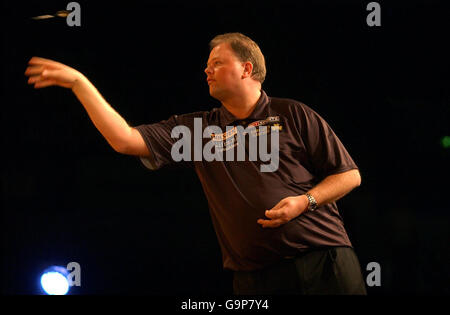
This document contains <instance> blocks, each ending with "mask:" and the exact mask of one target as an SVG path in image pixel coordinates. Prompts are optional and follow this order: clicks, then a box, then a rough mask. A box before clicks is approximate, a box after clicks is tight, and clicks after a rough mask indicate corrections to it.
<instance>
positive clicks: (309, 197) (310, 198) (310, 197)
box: [305, 193, 318, 211]
mask: <svg viewBox="0 0 450 315" xmlns="http://www.w3.org/2000/svg"><path fill="white" fill-rule="evenodd" d="M305 196H306V198H307V200H308V206H307V207H306V208H307V209H308V210H309V211H314V210H316V209H317V206H318V204H317V201H316V198H314V196H313V195H311V194H310V193H306V194H305Z"/></svg>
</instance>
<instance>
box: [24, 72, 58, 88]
mask: <svg viewBox="0 0 450 315" xmlns="http://www.w3.org/2000/svg"><path fill="white" fill-rule="evenodd" d="M26 75H29V76H30V78H29V79H28V84H34V88H36V89H39V88H44V87H47V86H51V85H56V84H57V81H56V80H55V79H53V78H50V77H49V75H48V70H42V69H30V70H27V71H26Z"/></svg>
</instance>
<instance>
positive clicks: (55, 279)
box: [41, 266, 69, 295]
mask: <svg viewBox="0 0 450 315" xmlns="http://www.w3.org/2000/svg"><path fill="white" fill-rule="evenodd" d="M68 275H69V273H68V271H67V269H66V268H64V267H60V266H52V267H49V268H47V269H45V271H44V272H43V273H42V276H41V287H42V289H43V290H44V292H45V293H47V294H49V295H65V294H67V292H69V279H68V278H67V276H68Z"/></svg>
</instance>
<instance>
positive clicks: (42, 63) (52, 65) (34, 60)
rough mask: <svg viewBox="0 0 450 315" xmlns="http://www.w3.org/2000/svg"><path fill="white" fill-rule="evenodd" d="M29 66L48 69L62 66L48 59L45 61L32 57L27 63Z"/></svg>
mask: <svg viewBox="0 0 450 315" xmlns="http://www.w3.org/2000/svg"><path fill="white" fill-rule="evenodd" d="M28 64H29V65H32V66H33V65H36V66H47V67H50V68H58V67H61V66H62V65H63V64H62V63H59V62H56V61H54V60H50V59H45V58H41V57H32V58H31V59H30V60H29V61H28Z"/></svg>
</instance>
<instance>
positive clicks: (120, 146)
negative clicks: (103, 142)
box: [109, 142, 129, 154]
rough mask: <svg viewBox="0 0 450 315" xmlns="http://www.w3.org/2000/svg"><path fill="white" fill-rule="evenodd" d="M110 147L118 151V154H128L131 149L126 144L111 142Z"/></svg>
mask: <svg viewBox="0 0 450 315" xmlns="http://www.w3.org/2000/svg"><path fill="white" fill-rule="evenodd" d="M109 145H110V146H111V147H112V148H113V149H114V151H116V152H117V153H121V154H127V152H128V150H129V148H128V145H127V144H126V143H125V142H114V143H112V142H109Z"/></svg>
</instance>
